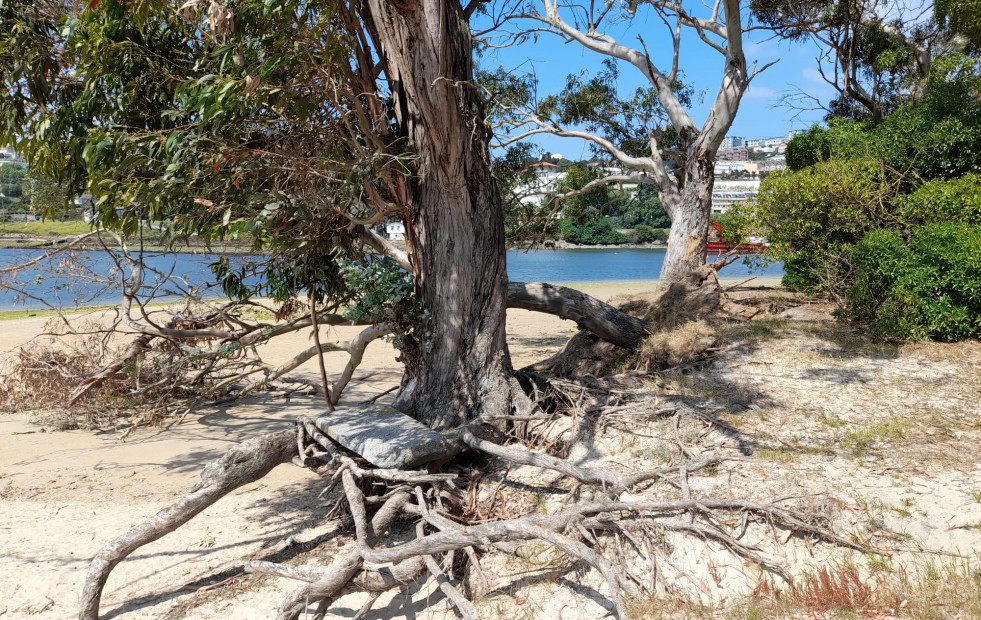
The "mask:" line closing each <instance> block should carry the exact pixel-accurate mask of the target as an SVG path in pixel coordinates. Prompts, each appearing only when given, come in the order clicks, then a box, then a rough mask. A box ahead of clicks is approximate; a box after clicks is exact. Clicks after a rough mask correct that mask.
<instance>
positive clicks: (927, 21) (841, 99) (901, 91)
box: [750, 0, 978, 123]
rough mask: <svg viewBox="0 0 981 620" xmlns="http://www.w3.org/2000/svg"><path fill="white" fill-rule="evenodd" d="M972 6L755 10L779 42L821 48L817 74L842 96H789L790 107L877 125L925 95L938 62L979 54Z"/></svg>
mask: <svg viewBox="0 0 981 620" xmlns="http://www.w3.org/2000/svg"><path fill="white" fill-rule="evenodd" d="M975 4H976V3H972V2H958V1H957V0H941V1H939V2H936V3H933V2H927V3H917V4H912V5H911V4H909V3H906V2H902V1H898V0H896V1H894V0H845V1H842V2H835V3H831V4H829V3H827V2H824V1H822V0H803V1H801V0H752V2H751V3H750V9H751V11H752V13H753V16H754V17H755V18H756V19H757V20H759V21H760V22H761V23H762V24H764V25H766V26H767V27H770V28H773V29H774V31H775V32H776V33H777V34H778V35H779V36H781V37H783V38H785V39H788V40H791V41H801V40H811V41H813V42H815V43H817V44H818V46H819V48H820V49H821V53H820V55H819V56H818V58H817V59H816V61H817V69H818V71H819V72H820V74H821V77H822V78H823V79H824V81H825V82H827V83H828V84H829V85H830V86H832V87H833V88H834V89H835V90H836V91H837V92H838V96H837V98H835V99H834V100H833V101H831V102H828V103H825V102H821V101H818V100H817V99H816V98H814V97H813V96H812V95H810V94H808V93H805V92H800V93H797V94H795V95H791V96H790V97H789V99H788V105H791V106H795V107H800V106H808V107H818V108H823V109H824V110H825V111H826V112H827V118H829V119H830V118H833V117H838V118H846V119H852V120H869V121H871V122H873V123H879V122H882V120H883V119H884V118H886V116H887V115H888V114H889V113H891V112H892V111H894V110H896V109H898V108H899V107H900V106H901V105H902V104H904V103H907V102H909V101H911V100H912V99H915V98H917V97H919V96H921V95H923V94H924V93H925V92H926V86H927V81H928V80H929V79H930V75H931V73H932V72H933V69H934V63H935V61H936V60H937V59H938V58H942V57H943V56H945V55H946V54H948V53H951V52H957V51H961V50H964V49H968V50H970V49H972V48H973V49H977V34H978V31H977V26H976V24H977V9H976V7H975ZM972 24H974V26H972ZM972 28H974V29H973V30H972Z"/></svg>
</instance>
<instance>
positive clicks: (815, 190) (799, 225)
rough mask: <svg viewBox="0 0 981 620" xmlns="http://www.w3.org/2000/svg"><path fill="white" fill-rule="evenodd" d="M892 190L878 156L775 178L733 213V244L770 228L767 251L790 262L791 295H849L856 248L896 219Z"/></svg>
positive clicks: (728, 226)
mask: <svg viewBox="0 0 981 620" xmlns="http://www.w3.org/2000/svg"><path fill="white" fill-rule="evenodd" d="M892 198H893V187H892V185H891V184H890V183H889V182H888V179H887V177H886V173H885V171H884V170H883V168H882V165H881V163H879V162H878V161H876V160H875V159H871V158H863V159H844V160H842V159H832V160H829V161H826V162H818V163H817V164H815V165H814V166H811V167H809V168H805V169H804V170H801V171H799V172H780V173H775V174H773V175H771V176H770V177H769V178H768V179H767V180H766V181H765V182H764V183H763V184H762V186H761V187H760V193H759V195H758V196H757V199H756V201H755V202H749V203H745V204H743V205H739V206H738V207H736V208H734V209H732V210H731V211H730V212H729V214H727V215H728V217H727V218H726V222H725V230H726V239H727V241H729V242H730V243H738V240H739V239H738V237H740V236H747V235H749V234H755V233H757V232H760V231H761V230H765V231H766V236H767V239H768V240H769V241H770V243H771V244H772V245H771V246H770V248H769V249H768V253H769V255H770V257H771V258H772V259H775V260H781V261H783V263H784V272H785V274H786V276H785V277H784V285H785V286H787V287H788V288H790V289H791V290H796V291H808V292H821V293H830V294H832V295H835V296H838V297H840V296H841V295H843V293H844V288H845V287H846V286H847V284H845V285H844V286H842V282H844V281H845V280H846V279H847V277H848V272H849V270H850V267H849V265H848V263H849V262H850V261H849V258H848V257H849V255H850V253H851V249H852V246H854V244H855V243H856V242H858V241H859V240H860V239H861V238H862V237H863V236H864V235H865V234H866V233H867V232H869V231H871V230H874V229H876V228H879V227H880V226H881V225H882V222H884V221H887V220H888V219H889V214H888V205H889V203H890V201H891V200H892Z"/></svg>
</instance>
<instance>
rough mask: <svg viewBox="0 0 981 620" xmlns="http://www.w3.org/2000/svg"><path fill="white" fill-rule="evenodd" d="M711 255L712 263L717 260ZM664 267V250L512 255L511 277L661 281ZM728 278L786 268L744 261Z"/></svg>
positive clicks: (522, 279)
mask: <svg viewBox="0 0 981 620" xmlns="http://www.w3.org/2000/svg"><path fill="white" fill-rule="evenodd" d="M717 258H718V257H717V256H710V257H709V260H710V261H712V260H715V259H717ZM662 264H664V248H655V249H635V248H630V249H616V248H575V249H568V250H534V251H531V252H521V251H515V250H511V251H509V252H508V277H509V278H511V279H512V280H514V281H516V282H529V281H535V282H632V281H638V280H657V276H658V274H659V273H661V265H662ZM720 275H721V276H722V277H724V278H740V277H746V278H748V277H750V276H760V277H763V276H770V277H774V276H775V277H780V276H782V275H783V267H782V266H781V265H779V264H772V265H769V266H767V267H766V268H765V269H755V270H752V271H751V270H750V269H749V267H747V266H746V265H745V264H744V261H743V260H741V259H740V260H738V261H736V262H735V263H733V264H731V265H729V266H727V267H725V268H723V269H722V271H721V272H720Z"/></svg>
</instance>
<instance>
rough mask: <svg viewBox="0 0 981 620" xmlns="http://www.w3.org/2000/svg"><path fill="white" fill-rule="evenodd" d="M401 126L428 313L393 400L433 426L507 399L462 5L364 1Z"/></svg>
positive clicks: (496, 248) (481, 135)
mask: <svg viewBox="0 0 981 620" xmlns="http://www.w3.org/2000/svg"><path fill="white" fill-rule="evenodd" d="M364 17H365V21H366V23H368V29H369V31H370V32H371V33H372V34H373V36H374V37H375V38H376V40H377V47H378V49H379V51H380V53H381V56H382V59H383V63H384V66H385V76H386V78H387V79H388V82H389V86H390V88H391V92H392V98H393V101H394V109H395V116H396V120H397V122H398V125H399V131H400V133H401V134H402V135H403V136H404V137H405V138H406V139H407V141H408V143H409V144H410V145H411V146H412V148H413V151H414V152H415V153H416V155H417V158H418V168H417V172H416V174H415V175H414V176H413V177H412V178H411V180H410V186H411V187H410V194H411V198H410V200H408V202H407V204H406V205H404V209H405V212H406V215H405V223H406V235H407V245H408V247H409V250H410V257H409V258H410V261H411V265H412V267H413V270H414V273H415V286H416V293H417V296H418V299H419V301H420V302H421V303H422V306H423V308H425V310H426V311H427V312H428V318H426V319H425V320H424V321H423V323H422V326H421V328H420V329H418V330H417V334H418V336H417V338H416V339H415V341H410V342H407V347H406V348H405V349H403V356H402V357H403V361H404V362H405V365H406V375H405V379H404V380H403V385H402V390H401V391H400V393H399V396H398V398H397V399H396V406H397V407H399V408H400V409H402V410H403V411H405V412H406V413H408V414H409V415H411V416H412V417H414V418H416V419H418V420H420V421H422V422H423V423H425V424H427V425H429V426H430V427H432V428H435V429H447V428H453V427H456V426H459V425H461V424H465V423H467V422H470V421H471V420H474V419H476V418H478V417H480V416H481V415H484V414H490V415H501V414H504V413H507V412H508V410H509V409H510V406H511V397H510V388H509V379H510V377H511V375H512V372H513V370H512V367H511V358H510V355H509V353H508V349H507V344H506V340H505V308H506V301H507V271H506V269H505V242H504V212H503V209H502V207H501V199H500V195H499V194H498V190H497V186H496V184H495V181H494V178H493V175H492V173H491V166H490V151H489V149H488V143H489V138H490V135H489V132H488V131H487V129H486V127H485V126H484V117H485V114H484V109H483V103H482V101H481V99H480V97H479V95H478V93H477V91H476V90H475V89H474V88H472V87H471V86H470V84H472V82H473V58H472V56H473V42H472V39H471V35H470V28H469V24H468V23H467V19H466V16H465V15H464V12H463V10H462V8H461V6H460V4H459V3H458V2H455V1H452V0H405V1H402V2H384V1H382V0H368V2H366V3H365V10H364Z"/></svg>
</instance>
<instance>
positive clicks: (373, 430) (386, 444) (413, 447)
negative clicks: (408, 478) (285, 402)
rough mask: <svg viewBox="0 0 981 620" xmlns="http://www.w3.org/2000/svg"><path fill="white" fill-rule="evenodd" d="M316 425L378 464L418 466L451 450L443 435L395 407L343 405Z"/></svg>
mask: <svg viewBox="0 0 981 620" xmlns="http://www.w3.org/2000/svg"><path fill="white" fill-rule="evenodd" d="M315 424H316V426H317V428H319V429H320V430H321V431H323V432H324V433H325V434H326V435H327V436H328V437H330V438H331V439H333V440H334V441H336V442H337V443H339V444H341V445H342V446H344V447H345V448H347V449H348V450H351V451H352V452H354V453H356V454H359V455H361V456H362V457H364V459H365V460H367V461H368V462H369V463H371V464H372V465H374V466H376V467H384V468H407V467H414V466H416V465H419V464H422V463H426V462H428V461H432V460H434V459H436V458H439V457H440V456H442V455H444V454H446V452H447V450H448V449H449V443H448V442H447V441H446V440H445V439H444V438H443V436H442V435H440V434H439V433H437V432H436V431H434V430H432V429H431V428H429V427H428V426H426V425H424V424H422V423H420V422H417V421H416V420H413V419H412V418H410V417H409V416H407V415H405V414H404V413H402V412H401V411H399V410H397V409H395V408H392V407H384V406H377V405H373V406H366V407H340V408H338V409H337V411H334V412H333V413H327V414H324V415H322V416H319V417H318V418H317V420H316V422H315Z"/></svg>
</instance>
